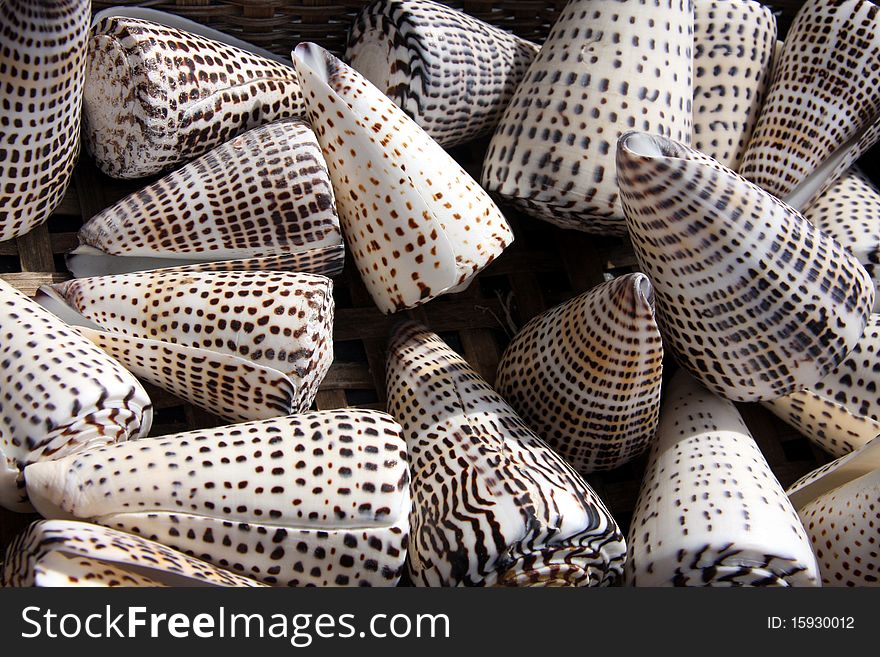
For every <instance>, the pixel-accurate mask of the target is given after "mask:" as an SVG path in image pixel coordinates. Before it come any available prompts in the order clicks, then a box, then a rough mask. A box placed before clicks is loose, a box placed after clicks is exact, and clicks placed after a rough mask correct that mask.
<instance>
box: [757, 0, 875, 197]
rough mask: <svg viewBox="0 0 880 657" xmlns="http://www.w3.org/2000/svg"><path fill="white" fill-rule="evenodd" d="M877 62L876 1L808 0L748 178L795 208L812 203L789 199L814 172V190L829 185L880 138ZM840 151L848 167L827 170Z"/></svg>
mask: <svg viewBox="0 0 880 657" xmlns="http://www.w3.org/2000/svg"><path fill="white" fill-rule="evenodd" d="M878 59H880V21H878V17H877V6H876V5H875V4H874V3H872V2H868V1H867V0H808V2H806V3H805V4H804V5H803V6H802V7H801V9H800V11H799V12H798V14H797V16H796V17H795V20H794V22H793V23H792V26H791V28H790V29H789V31H788V34H787V36H786V39H785V45H784V46H783V50H782V55H781V57H780V60H779V61H778V62H777V63H776V65H775V66H774V70H773V79H772V81H771V84H770V89H769V91H768V93H767V99H766V101H765V102H764V107H763V109H762V111H761V115H760V118H759V119H758V124H757V126H756V127H755V131H754V132H753V133H752V139H751V141H750V142H749V146H748V149H747V150H746V154H745V156H744V158H743V164H742V167H741V173H742V174H743V176H745V177H746V178H748V179H749V180H751V181H752V182H755V183H757V184H758V185H760V186H761V187H763V188H764V189H765V190H767V191H768V192H770V193H771V194H773V195H774V196H777V197H779V198H785V199H786V200H788V201H789V202H790V203H791V204H792V205H794V206H796V207H806V206H807V205H808V203H807V202H803V203H802V202H800V201H797V202H795V201H793V200H792V199H791V198H790V194H792V193H793V192H796V191H797V189H798V187H799V186H801V185H803V184H804V183H805V182H807V180H808V178H809V177H810V176H816V174H819V175H818V176H816V181H815V184H816V185H818V187H817V189H816V191H818V190H819V189H821V186H823V185H825V184H830V182H833V179H834V178H836V177H837V176H839V175H840V174H841V173H843V171H845V170H846V168H848V167H849V164H851V163H852V162H853V161H855V159H856V158H858V156H859V155H860V154H861V153H863V152H864V151H865V150H867V148H868V147H870V146H871V144H872V143H873V141H876V138H877V136H878V135H877V134H876V125H875V124H876V123H877V121H878V119H880V67H878V66H877V61H878ZM866 133H868V134H870V135H873V136H872V137H871V140H865V139H863V137H864V136H865V134H866ZM840 148H844V149H845V150H846V151H847V152H848V154H847V158H846V159H847V163H846V164H845V165H844V166H842V167H832V168H831V169H829V170H827V171H825V167H823V165H826V164H827V163H828V162H829V161H830V159H831V157H832V155H833V154H834V153H835V152H836V151H838V149H840ZM823 179H827V180H825V181H824V182H823ZM813 193H814V192H813ZM813 193H810V194H807V197H810V196H812V195H813Z"/></svg>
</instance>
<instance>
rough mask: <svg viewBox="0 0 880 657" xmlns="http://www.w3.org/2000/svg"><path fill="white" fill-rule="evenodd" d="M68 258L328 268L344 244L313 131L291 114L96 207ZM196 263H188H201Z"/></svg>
mask: <svg viewBox="0 0 880 657" xmlns="http://www.w3.org/2000/svg"><path fill="white" fill-rule="evenodd" d="M79 242H80V246H79V248H77V249H75V250H74V251H73V252H72V253H71V254H70V255H69V256H68V259H67V264H68V267H69V268H70V270H71V271H72V272H73V273H74V275H76V276H99V275H103V274H118V273H125V272H128V271H138V270H141V269H156V268H160V267H168V266H175V265H176V266H186V265H190V266H191V265H194V264H195V265H199V264H205V263H206V262H207V263H209V264H211V263H213V267H214V268H215V269H221V268H224V267H225V268H227V269H239V270H242V269H245V270H246V269H251V268H255V269H259V268H261V263H262V262H263V261H264V259H266V258H272V257H276V258H280V257H285V256H287V262H286V266H287V267H289V268H290V270H291V271H301V272H309V273H314V274H324V275H325V276H333V275H335V274H338V273H339V272H340V271H342V262H343V256H344V247H343V242H342V231H341V230H340V228H339V218H338V217H337V216H336V203H335V201H334V199H333V188H332V187H331V186H330V178H329V174H328V173H327V166H326V165H325V164H324V158H323V156H322V155H321V149H320V147H319V146H318V143H317V141H316V140H315V136H314V134H313V133H312V131H311V130H310V129H309V127H308V126H307V125H306V124H305V123H302V122H301V121H298V120H294V119H288V120H282V121H278V122H276V123H272V124H269V125H266V126H261V127H258V128H254V129H253V130H250V131H249V132H246V133H245V134H243V135H241V136H239V137H236V138H234V139H232V140H230V141H228V142H226V143H225V144H223V145H221V146H218V147H217V148H215V149H213V150H212V151H210V152H208V153H207V154H206V155H203V156H202V157H201V158H199V159H198V160H196V161H194V162H191V163H190V164H187V165H186V166H184V167H182V168H181V169H178V170H177V171H175V172H174V173H171V174H169V175H167V176H165V177H164V178H162V179H161V180H159V181H157V182H154V183H152V184H151V185H149V186H147V187H145V188H144V189H142V190H141V191H139V192H136V193H134V194H131V195H130V196H128V197H126V198H124V199H122V200H121V201H119V202H118V203H116V204H115V205H113V206H111V207H109V208H107V209H106V210H104V211H102V212H100V213H98V214H96V215H95V216H94V217H92V218H91V219H90V220H89V221H88V222H86V224H85V225H84V226H83V227H82V229H81V230H80V232H79ZM198 269H199V268H198V267H195V268H193V270H198Z"/></svg>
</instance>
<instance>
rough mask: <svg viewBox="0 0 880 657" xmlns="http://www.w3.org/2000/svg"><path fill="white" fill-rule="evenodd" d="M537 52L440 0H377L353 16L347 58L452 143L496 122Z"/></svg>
mask: <svg viewBox="0 0 880 657" xmlns="http://www.w3.org/2000/svg"><path fill="white" fill-rule="evenodd" d="M537 52H538V46H537V45H535V44H534V43H531V42H530V41H526V40H525V39H520V38H519V37H517V36H514V35H513V34H509V33H507V32H504V31H503V30H499V29H498V28H496V27H494V26H492V25H489V24H488V23H485V22H483V21H481V20H478V19H476V18H473V17H471V16H468V15H467V14H465V13H462V12H460V11H456V10H455V9H451V8H449V7H446V6H445V5H441V4H439V3H437V2H427V1H425V0H378V1H377V2H372V3H370V4H369V5H367V6H366V7H364V9H363V10H361V12H360V14H359V15H358V17H357V18H356V19H355V22H354V25H352V28H351V31H350V32H349V36H348V48H347V49H346V53H345V60H346V61H347V62H348V63H349V64H351V66H352V68H354V69H355V70H357V71H358V72H359V73H361V74H362V75H363V76H364V77H366V78H367V79H368V80H369V81H370V82H372V83H373V84H374V85H376V87H378V88H379V90H380V91H382V92H383V93H385V95H387V96H388V97H389V98H390V99H391V100H392V101H394V102H395V103H396V104H397V106H398V107H400V108H401V109H403V111H404V112H406V113H407V114H408V115H409V116H410V117H411V118H412V119H413V120H414V121H415V122H416V123H418V124H419V125H420V126H421V127H422V128H423V129H424V131H425V132H426V133H428V135H430V136H431V137H432V138H433V139H435V140H436V141H437V142H438V143H439V144H441V145H442V146H446V147H449V146H455V145H457V144H461V143H463V142H466V141H469V140H471V139H473V138H474V137H478V136H480V135H482V134H484V133H486V132H488V131H490V130H492V129H493V128H494V127H495V126H496V125H497V124H498V121H499V120H500V119H501V114H502V113H503V112H504V109H505V108H506V107H507V104H508V103H509V102H510V98H511V96H513V92H514V91H515V90H516V87H517V85H518V84H519V82H520V80H522V77H523V75H525V72H526V69H527V68H528V66H529V64H530V63H531V62H532V60H533V59H534V57H535V54H536V53H537ZM463 81H464V82H463Z"/></svg>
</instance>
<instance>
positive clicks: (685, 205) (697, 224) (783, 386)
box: [618, 133, 874, 401]
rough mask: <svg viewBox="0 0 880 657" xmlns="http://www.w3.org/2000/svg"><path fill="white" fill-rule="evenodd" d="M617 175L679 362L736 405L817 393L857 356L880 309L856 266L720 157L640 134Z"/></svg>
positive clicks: (624, 149) (625, 147)
mask: <svg viewBox="0 0 880 657" xmlns="http://www.w3.org/2000/svg"><path fill="white" fill-rule="evenodd" d="M618 177H619V179H620V189H621V196H622V198H623V204H624V210H625V212H626V215H627V226H628V228H629V233H630V237H631V239H632V243H633V247H634V249H635V252H636V256H637V257H638V260H639V263H640V264H641V267H642V271H644V272H645V273H646V274H647V275H648V276H649V277H650V278H651V282H652V283H653V285H654V292H655V302H656V307H657V323H658V324H659V325H660V329H661V332H662V333H663V336H664V338H665V339H666V343H665V344H666V345H667V346H668V347H669V348H670V350H671V351H672V352H673V354H674V355H675V356H676V358H677V359H678V361H679V362H680V363H681V364H682V365H683V366H684V367H685V368H686V369H687V370H688V371H689V372H691V373H692V374H693V375H694V376H696V377H697V378H698V379H699V380H700V381H701V382H702V383H703V384H704V385H706V386H708V387H709V388H710V389H712V390H713V391H715V392H716V393H718V394H720V395H722V396H723V397H726V398H728V399H732V400H734V401H762V400H768V399H775V398H777V397H781V396H782V395H785V394H788V393H790V392H793V391H795V390H798V389H802V388H804V387H807V386H811V385H814V384H815V383H817V382H818V381H819V380H820V379H821V378H822V377H823V376H825V375H826V374H827V373H828V372H829V371H831V370H832V369H833V368H834V367H835V366H836V365H837V364H838V363H839V362H840V361H841V360H842V359H843V357H844V356H845V355H846V354H847V352H849V351H850V350H852V349H853V348H854V347H855V346H856V344H857V342H858V340H859V338H860V337H861V334H862V331H863V330H864V328H865V324H866V322H867V319H868V315H869V313H870V309H871V306H872V305H873V303H874V288H873V286H872V285H871V279H870V277H869V276H868V274H867V272H865V270H864V269H863V268H862V266H861V265H860V264H859V263H858V261H856V259H855V258H853V256H852V255H851V254H849V253H848V252H847V251H845V250H844V249H843V248H842V247H841V246H840V245H839V244H837V242H835V241H834V240H832V239H831V238H829V237H828V236H826V235H825V234H824V233H822V232H821V231H819V230H817V229H816V228H815V227H814V226H812V224H810V223H809V222H808V221H806V220H805V219H804V218H803V217H802V216H801V215H800V214H799V213H798V212H797V211H795V210H794V209H792V208H791V207H789V206H787V205H785V204H784V203H782V202H781V201H779V200H777V199H776V198H774V197H772V196H771V195H770V194H768V193H766V192H765V191H763V190H761V188H759V187H758V186H757V185H754V184H752V183H750V182H748V181H747V180H745V179H743V178H742V177H741V176H738V175H737V174H735V173H734V172H732V171H730V170H729V169H727V168H725V167H723V166H721V165H720V164H718V163H717V162H715V161H714V160H712V159H711V158H709V157H707V156H705V155H703V154H701V153H698V152H697V151H695V150H693V149H691V148H689V147H687V146H684V145H682V144H677V143H675V142H673V141H671V140H668V139H664V138H660V137H655V136H652V135H646V134H643V133H629V134H627V135H624V136H623V137H622V138H621V139H620V143H619V145H618Z"/></svg>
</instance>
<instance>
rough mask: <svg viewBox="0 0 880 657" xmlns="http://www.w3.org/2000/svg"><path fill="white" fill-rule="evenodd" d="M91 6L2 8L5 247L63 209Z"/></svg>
mask: <svg viewBox="0 0 880 657" xmlns="http://www.w3.org/2000/svg"><path fill="white" fill-rule="evenodd" d="M89 7H90V3H89V2H88V1H87V0H55V1H54V2H51V3H47V2H44V1H40V0H5V1H4V2H3V3H2V4H0V80H2V81H3V84H2V87H0V108H2V113H0V242H2V241H5V240H10V239H12V238H14V237H19V236H20V235H24V234H25V233H27V232H28V231H30V230H31V229H32V228H34V227H35V226H39V225H40V224H42V223H43V222H44V221H46V219H48V217H49V215H50V214H51V213H52V211H53V210H54V209H55V208H56V207H57V205H58V204H59V203H60V202H61V198H62V197H63V196H64V192H65V190H66V189H67V185H68V183H69V182H70V177H71V175H72V173H73V165H74V164H75V163H76V159H77V156H78V155H79V129H80V107H81V105H82V97H83V84H84V81H85V66H86V59H85V58H86V40H87V37H88V31H89Z"/></svg>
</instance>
